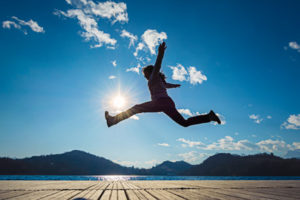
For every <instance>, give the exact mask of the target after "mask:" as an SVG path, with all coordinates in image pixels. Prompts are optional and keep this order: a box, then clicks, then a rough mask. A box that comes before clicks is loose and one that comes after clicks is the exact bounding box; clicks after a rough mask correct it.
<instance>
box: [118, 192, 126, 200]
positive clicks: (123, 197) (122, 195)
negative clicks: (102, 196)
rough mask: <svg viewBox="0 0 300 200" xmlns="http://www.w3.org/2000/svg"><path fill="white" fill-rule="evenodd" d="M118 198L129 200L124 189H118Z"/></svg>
mask: <svg viewBox="0 0 300 200" xmlns="http://www.w3.org/2000/svg"><path fill="white" fill-rule="evenodd" d="M118 200H127V197H126V195H125V191H124V190H118Z"/></svg>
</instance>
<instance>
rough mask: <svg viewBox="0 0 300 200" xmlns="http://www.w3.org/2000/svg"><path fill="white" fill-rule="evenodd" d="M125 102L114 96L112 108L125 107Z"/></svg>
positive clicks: (123, 99) (122, 98)
mask: <svg viewBox="0 0 300 200" xmlns="http://www.w3.org/2000/svg"><path fill="white" fill-rule="evenodd" d="M125 104H126V100H125V98H124V97H123V96H122V95H118V96H115V97H114V98H113V106H114V107H115V108H118V109H121V108H123V107H124V106H125Z"/></svg>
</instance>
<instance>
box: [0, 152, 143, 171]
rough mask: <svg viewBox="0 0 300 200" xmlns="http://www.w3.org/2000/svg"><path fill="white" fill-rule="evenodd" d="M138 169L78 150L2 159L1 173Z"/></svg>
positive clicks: (0, 162)
mask: <svg viewBox="0 0 300 200" xmlns="http://www.w3.org/2000/svg"><path fill="white" fill-rule="evenodd" d="M136 171H139V170H135V169H134V168H129V167H123V166H121V165H119V164H116V163H114V162H112V161H110V160H107V159H105V158H102V157H98V156H95V155H92V154H89V153H86V152H83V151H78V150H74V151H70V152H66V153H63V154H55V155H47V156H34V157H31V158H24V159H10V158H1V159H0V174H32V175H33V174H45V175H46V174H47V175H52V174H53V175H54V174H55V175H83V174H84V175H97V174H135V172H136Z"/></svg>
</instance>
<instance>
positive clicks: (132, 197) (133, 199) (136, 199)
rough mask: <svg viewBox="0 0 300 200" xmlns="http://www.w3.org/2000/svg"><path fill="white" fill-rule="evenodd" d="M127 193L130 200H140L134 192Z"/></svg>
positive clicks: (128, 191)
mask: <svg viewBox="0 0 300 200" xmlns="http://www.w3.org/2000/svg"><path fill="white" fill-rule="evenodd" d="M126 193H127V195H128V198H129V199H130V200H139V199H140V198H139V197H138V196H137V195H136V193H135V192H134V191H133V190H127V191H126Z"/></svg>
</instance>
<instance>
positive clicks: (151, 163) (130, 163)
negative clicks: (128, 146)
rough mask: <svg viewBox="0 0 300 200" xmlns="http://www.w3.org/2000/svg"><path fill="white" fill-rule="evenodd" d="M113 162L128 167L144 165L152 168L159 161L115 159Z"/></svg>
mask: <svg viewBox="0 0 300 200" xmlns="http://www.w3.org/2000/svg"><path fill="white" fill-rule="evenodd" d="M113 162H115V163H118V164H120V165H123V166H127V167H132V166H134V167H143V168H145V167H146V168H150V167H153V166H155V165H157V164H158V163H159V162H158V161H157V160H148V161H126V160H124V161H121V160H113Z"/></svg>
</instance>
